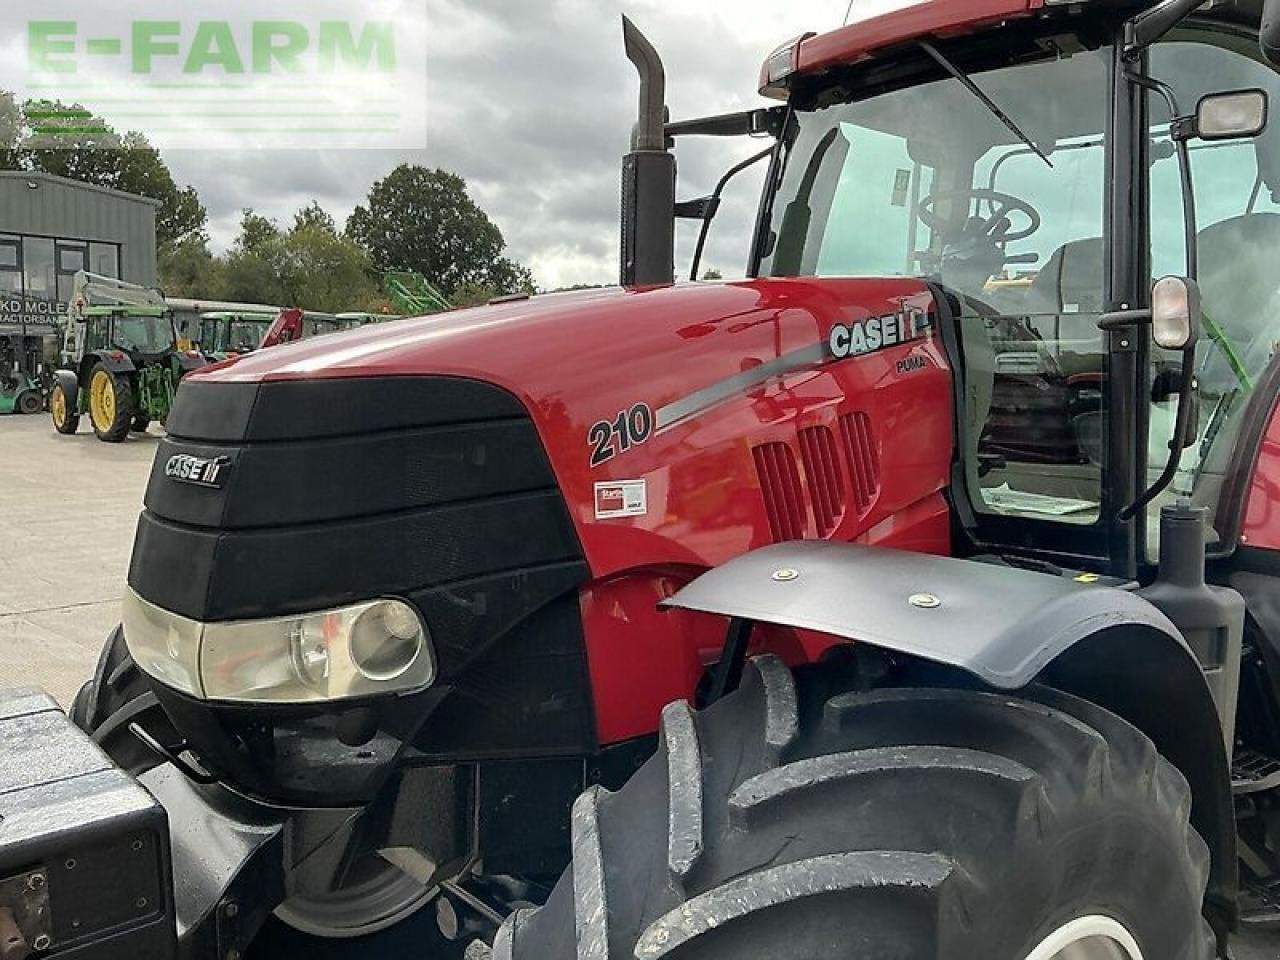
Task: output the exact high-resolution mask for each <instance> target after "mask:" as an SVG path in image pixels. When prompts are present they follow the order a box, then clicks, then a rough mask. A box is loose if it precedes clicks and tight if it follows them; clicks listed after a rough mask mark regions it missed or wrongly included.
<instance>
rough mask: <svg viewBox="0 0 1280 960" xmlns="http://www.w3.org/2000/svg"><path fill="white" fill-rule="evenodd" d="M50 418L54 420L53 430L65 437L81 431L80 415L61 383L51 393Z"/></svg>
mask: <svg viewBox="0 0 1280 960" xmlns="http://www.w3.org/2000/svg"><path fill="white" fill-rule="evenodd" d="M49 416H50V417H52V418H53V429H54V430H56V431H58V433H61V434H63V435H64V436H70V435H71V434H73V433H75V432H76V431H77V430H78V429H80V415H79V414H78V413H77V412H76V408H75V405H74V404H72V403H71V400H70V398H69V397H68V396H67V392H66V391H65V390H64V389H62V384H60V383H57V384H54V387H53V389H52V390H51V391H50V392H49Z"/></svg>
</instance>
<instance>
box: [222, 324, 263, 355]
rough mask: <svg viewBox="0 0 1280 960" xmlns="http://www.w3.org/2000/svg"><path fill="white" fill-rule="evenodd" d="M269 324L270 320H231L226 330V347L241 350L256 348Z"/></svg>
mask: <svg viewBox="0 0 1280 960" xmlns="http://www.w3.org/2000/svg"><path fill="white" fill-rule="evenodd" d="M270 326H271V321H270V320H233V321H231V323H230V329H229V330H228V331H227V349H228V350H239V351H241V352H246V351H249V350H254V349H256V348H257V346H258V344H259V343H260V342H262V338H263V336H264V335H265V334H266V332H267V328H268V327H270Z"/></svg>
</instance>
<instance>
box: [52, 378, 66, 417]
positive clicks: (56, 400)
mask: <svg viewBox="0 0 1280 960" xmlns="http://www.w3.org/2000/svg"><path fill="white" fill-rule="evenodd" d="M49 411H50V412H51V413H52V414H53V422H54V423H56V424H57V425H58V426H62V425H63V424H64V423H66V422H67V395H66V394H65V393H63V392H62V387H54V388H53V394H52V395H51V396H50V397H49Z"/></svg>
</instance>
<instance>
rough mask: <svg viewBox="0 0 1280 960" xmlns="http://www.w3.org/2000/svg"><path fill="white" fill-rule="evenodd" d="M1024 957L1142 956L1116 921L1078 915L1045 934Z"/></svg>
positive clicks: (1106, 959) (1136, 959) (1111, 959)
mask: <svg viewBox="0 0 1280 960" xmlns="http://www.w3.org/2000/svg"><path fill="white" fill-rule="evenodd" d="M1026 960H1142V950H1141V949H1140V948H1139V947H1138V942H1137V941H1136V940H1135V939H1134V938H1133V934H1131V933H1130V932H1129V931H1128V930H1126V929H1125V928H1124V926H1123V925H1121V924H1120V922H1119V921H1117V920H1114V919H1112V918H1111V917H1103V916H1093V917H1081V918H1080V919H1078V920H1072V921H1071V922H1070V923H1068V924H1066V925H1065V926H1063V927H1059V928H1058V929H1057V930H1055V931H1054V932H1053V933H1051V934H1049V936H1048V937H1046V938H1045V939H1044V941H1043V942H1042V943H1041V944H1040V945H1039V946H1038V947H1036V948H1035V949H1034V950H1032V951H1031V953H1030V954H1028V955H1027V958H1026Z"/></svg>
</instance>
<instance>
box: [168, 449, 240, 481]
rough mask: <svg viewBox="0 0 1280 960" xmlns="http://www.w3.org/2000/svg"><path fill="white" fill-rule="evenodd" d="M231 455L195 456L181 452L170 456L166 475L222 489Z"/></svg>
mask: <svg viewBox="0 0 1280 960" xmlns="http://www.w3.org/2000/svg"><path fill="white" fill-rule="evenodd" d="M230 462H231V458H230V457H213V458H212V459H210V458H207V457H193V456H191V455H190V454H187V453H179V454H176V455H174V456H172V457H170V458H169V462H168V463H166V464H165V465H164V475H165V476H166V477H169V478H170V479H172V480H177V481H179V482H180V483H194V484H195V485H196V486H198V487H213V488H214V489H215V490H220V489H222V481H223V480H224V479H225V478H226V466H227V464H229V463H230Z"/></svg>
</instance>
